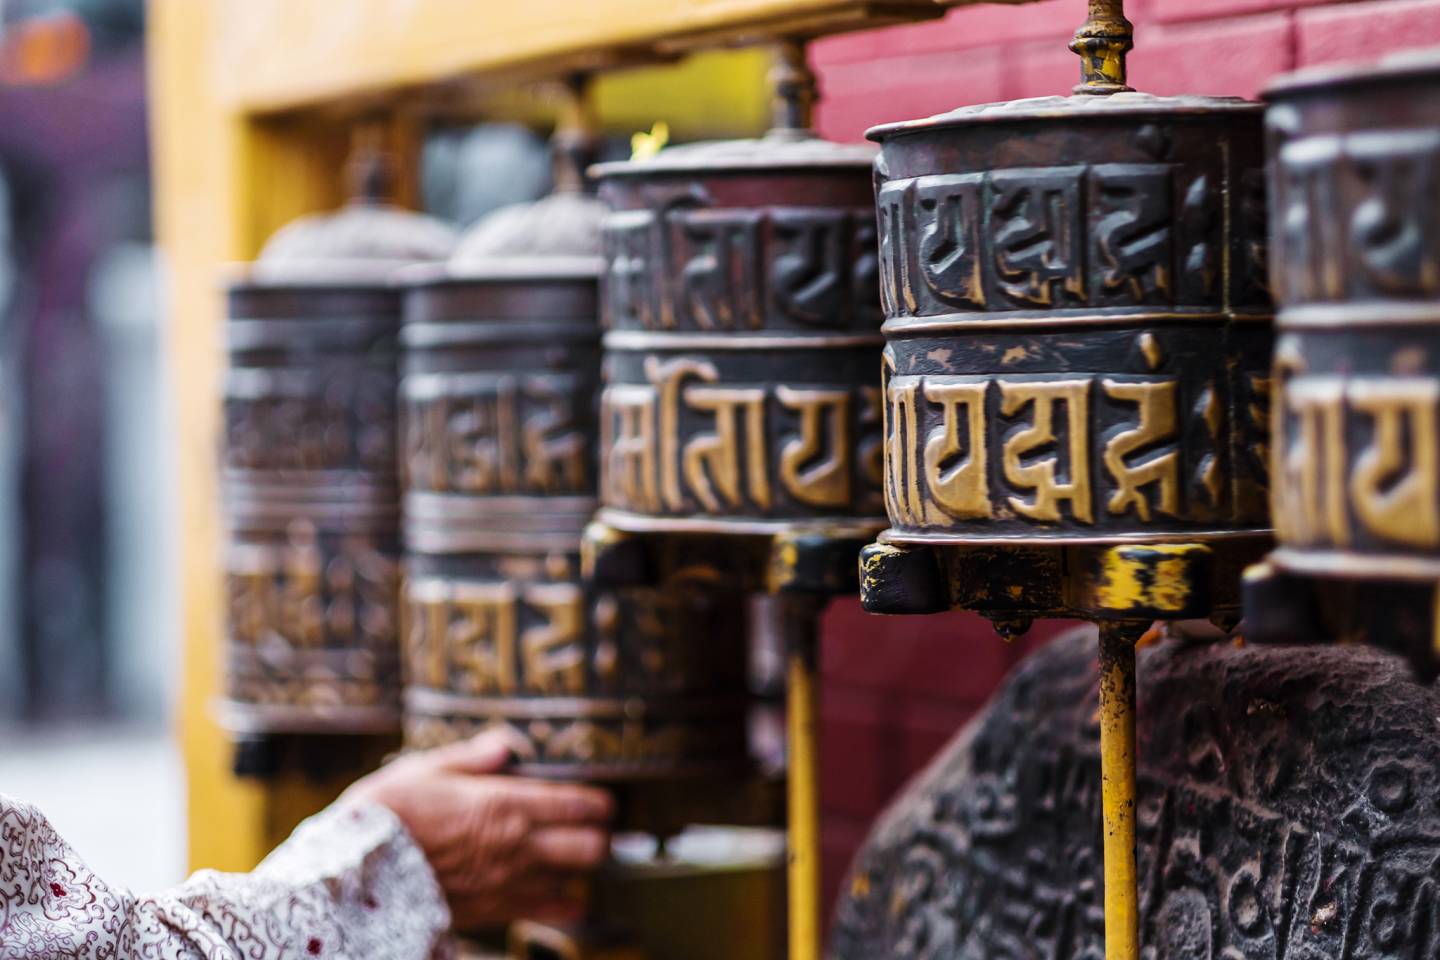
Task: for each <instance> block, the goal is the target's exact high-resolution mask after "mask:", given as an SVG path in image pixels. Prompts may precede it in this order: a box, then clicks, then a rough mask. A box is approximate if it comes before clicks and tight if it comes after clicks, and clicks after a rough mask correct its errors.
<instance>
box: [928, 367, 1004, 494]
mask: <svg viewBox="0 0 1440 960" xmlns="http://www.w3.org/2000/svg"><path fill="white" fill-rule="evenodd" d="M989 385H990V384H989V382H988V381H982V382H979V383H938V382H936V381H933V380H927V381H925V399H926V400H929V401H930V402H931V403H934V404H938V405H939V406H940V410H941V416H940V425H939V426H937V427H936V428H935V429H933V430H931V431H930V435H929V437H928V439H927V440H926V441H925V484H926V486H927V487H929V489H930V496H931V498H932V499H933V500H934V501H935V503H936V505H937V506H939V507H940V509H941V510H944V511H945V512H946V513H948V514H950V515H951V516H953V517H959V518H962V519H974V518H979V517H989V516H990V515H991V507H990V485H989V477H988V472H987V471H988V467H987V458H986V450H985V393H986V390H987V388H988V387H989ZM962 409H963V411H964V413H963V414H962V412H961V411H962ZM962 425H963V428H964V429H963V434H964V436H963V439H962ZM962 455H963V459H959V460H958V462H956V461H957V458H960V457H962Z"/></svg>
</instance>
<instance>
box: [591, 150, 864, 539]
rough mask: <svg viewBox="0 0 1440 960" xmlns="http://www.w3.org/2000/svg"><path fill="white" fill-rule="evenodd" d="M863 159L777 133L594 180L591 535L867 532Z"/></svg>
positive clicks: (671, 153) (670, 153) (605, 170)
mask: <svg viewBox="0 0 1440 960" xmlns="http://www.w3.org/2000/svg"><path fill="white" fill-rule="evenodd" d="M871 156H872V152H871V151H869V150H867V149H865V148H859V147H840V146H837V145H835V144H831V143H827V142H825V141H821V140H818V139H815V138H814V137H813V136H811V135H809V134H806V133H802V132H797V131H790V130H782V131H777V132H775V133H772V134H771V135H770V136H768V137H766V138H763V139H761V140H755V141H737V142H733V143H716V144H700V145H693V146H687V147H679V148H673V149H670V150H666V151H662V152H661V153H660V154H658V155H657V156H655V157H654V158H652V159H650V160H647V161H639V162H632V163H627V164H607V165H602V166H601V167H599V168H598V169H597V173H598V175H599V176H600V178H601V184H600V195H601V197H602V199H604V200H606V201H607V203H608V204H609V206H610V208H611V211H612V212H611V213H610V215H609V217H608V218H607V219H606V221H605V226H604V256H605V274H604V278H603V282H602V289H603V291H604V294H603V302H602V311H603V313H602V316H603V320H604V324H605V328H606V333H605V355H606V361H605V362H606V385H605V391H604V394H603V401H602V406H601V451H602V452H601V499H602V502H603V504H604V508H605V509H604V510H603V511H602V512H601V518H602V519H603V520H604V521H605V522H607V523H609V524H610V525H612V526H614V527H615V528H618V529H621V530H628V531H634V532H653V531H669V532H716V533H734V534H766V533H773V532H776V531H779V530H783V529H785V528H786V527H788V526H791V525H794V524H797V523H812V524H814V523H830V524H833V523H835V522H837V521H839V522H849V523H876V525H878V523H877V520H878V515H879V513H880V511H881V509H882V506H881V502H880V494H879V488H880V446H879V439H878V432H879V425H880V407H879V392H878V389H877V388H876V386H875V385H874V381H875V357H876V354H877V352H878V349H879V345H880V338H879V334H878V328H879V324H880V316H879V311H878V296H877V293H876V280H877V272H876V266H877V265H876V260H875V226H874V199H873V196H872V194H871V189H870V159H871Z"/></svg>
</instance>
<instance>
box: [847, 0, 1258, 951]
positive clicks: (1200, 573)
mask: <svg viewBox="0 0 1440 960" xmlns="http://www.w3.org/2000/svg"><path fill="white" fill-rule="evenodd" d="M1089 9H1090V17H1089V20H1088V21H1087V22H1086V23H1085V24H1084V25H1083V26H1082V27H1081V28H1080V30H1079V31H1078V32H1077V34H1076V36H1075V40H1074V42H1073V43H1072V44H1071V48H1072V49H1073V50H1074V51H1075V52H1076V53H1077V54H1079V55H1080V58H1081V65H1082V66H1081V76H1082V82H1081V84H1080V85H1079V86H1077V87H1076V88H1075V91H1074V95H1073V96H1070V97H1043V98H1037V99H1032V100H1020V101H1015V102H1011V103H999V104H988V105H984V106H978V107H963V108H960V109H958V110H954V111H952V112H950V113H946V114H941V115H939V116H935V117H930V118H927V119H923V120H913V121H906V122H900V123H890V124H885V125H882V126H879V127H876V128H874V129H872V130H871V131H869V134H868V135H869V136H870V137H871V138H872V139H874V140H877V141H879V142H880V144H881V149H880V156H879V158H878V159H877V161H876V165H875V190H876V202H877V210H878V223H879V232H880V237H879V241H880V273H881V284H880V288H881V297H882V300H883V303H884V308H885V315H886V319H885V324H884V327H883V332H884V335H885V340H886V346H885V353H884V362H883V389H884V397H885V431H884V461H885V498H886V512H887V514H888V516H889V519H890V527H889V529H887V530H886V531H884V533H882V534H881V536H880V539H879V542H877V543H875V544H873V545H871V546H869V547H866V548H865V550H864V551H863V552H862V555H861V563H860V589H861V599H862V603H863V604H864V606H865V608H866V609H867V610H870V611H872V612H877V613H928V612H936V611H940V610H946V609H949V608H951V607H961V608H965V609H970V610H975V611H977V612H979V613H981V614H983V615H985V616H986V617H988V618H990V619H991V620H992V621H993V622H994V623H995V624H996V627H997V629H998V630H999V631H1000V632H1001V633H1002V634H1004V635H1007V636H1013V635H1015V634H1018V633H1022V632H1024V631H1025V630H1026V629H1027V628H1028V627H1029V625H1030V623H1031V621H1032V620H1033V619H1034V618H1036V617H1082V618H1087V619H1091V620H1094V621H1097V622H1098V623H1099V624H1100V649H1099V655H1100V656H1099V664H1100V682H1099V708H1100V709H1099V714H1098V720H1099V724H1098V726H1099V730H1098V734H1099V738H1098V739H1099V752H1100V756H1101V769H1102V773H1103V776H1102V780H1103V815H1104V816H1103V819H1104V890H1105V956H1106V958H1107V960H1136V958H1138V957H1139V956H1140V939H1139V937H1140V922H1139V914H1138V898H1137V884H1138V881H1139V876H1138V874H1137V868H1136V860H1135V826H1136V821H1135V816H1136V804H1137V798H1136V793H1135V784H1136V778H1135V713H1134V704H1135V697H1136V689H1135V645H1136V643H1137V642H1138V640H1139V639H1140V637H1141V636H1142V634H1143V633H1144V632H1145V631H1146V630H1147V629H1148V628H1149V626H1150V624H1151V623H1152V622H1153V621H1154V620H1157V619H1167V620H1179V619H1188V618H1195V617H1211V618H1213V619H1215V621H1216V622H1217V624H1219V625H1221V626H1223V627H1225V628H1226V629H1228V628H1230V627H1232V626H1233V625H1234V623H1235V622H1236V621H1237V620H1238V619H1239V609H1240V579H1241V571H1242V570H1243V569H1244V567H1245V566H1246V565H1247V564H1249V563H1252V562H1254V561H1255V560H1257V559H1259V558H1260V557H1261V556H1262V555H1263V554H1264V552H1265V550H1266V549H1268V547H1269V545H1270V532H1269V529H1268V524H1267V520H1266V487H1267V480H1268V478H1267V475H1266V468H1267V464H1266V462H1265V450H1266V445H1267V437H1268V427H1269V423H1268V416H1269V415H1268V397H1269V386H1270V377H1269V358H1270V348H1271V343H1272V325H1271V322H1270V321H1271V308H1270V303H1269V299H1268V296H1267V293H1266V290H1265V283H1264V280H1265V256H1264V253H1265V198H1264V175H1263V131H1262V122H1261V119H1262V118H1261V107H1260V105H1259V104H1255V103H1249V102H1246V101H1243V100H1237V99H1233V98H1211V97H1154V96H1149V95H1146V94H1142V93H1136V92H1133V91H1131V90H1130V88H1129V87H1128V86H1126V83H1125V79H1126V77H1125V54H1126V52H1127V51H1128V50H1129V49H1130V47H1131V43H1132V40H1131V26H1130V23H1129V21H1127V20H1126V19H1125V17H1124V13H1123V11H1122V9H1121V4H1120V3H1119V2H1118V0H1091V2H1090V5H1089Z"/></svg>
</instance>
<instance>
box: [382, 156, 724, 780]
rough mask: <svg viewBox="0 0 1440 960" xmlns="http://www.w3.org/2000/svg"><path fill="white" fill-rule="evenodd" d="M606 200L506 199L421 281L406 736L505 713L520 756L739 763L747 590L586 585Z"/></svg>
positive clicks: (404, 411) (410, 457)
mask: <svg viewBox="0 0 1440 960" xmlns="http://www.w3.org/2000/svg"><path fill="white" fill-rule="evenodd" d="M574 187H575V188H577V189H578V184H575V185H574ZM599 215H600V214H599V211H598V208H597V206H596V202H595V200H594V199H593V198H588V197H585V196H584V195H582V194H580V193H578V192H574V193H562V194H557V195H556V196H553V197H551V198H548V199H546V200H544V201H541V202H540V203H539V204H536V205H534V206H532V207H529V208H523V209H515V208H512V209H511V210H508V211H502V212H500V213H499V214H497V215H495V217H493V218H491V219H490V220H487V221H486V222H485V223H484V224H482V225H481V226H479V227H477V228H476V229H475V230H474V231H473V232H472V233H471V234H470V235H469V236H467V237H466V238H465V239H464V240H462V242H461V244H460V246H459V248H458V249H457V253H456V256H455V258H454V260H453V261H452V264H451V266H450V268H449V269H448V270H447V271H441V272H437V273H435V274H433V275H431V276H428V277H416V278H414V279H413V280H412V282H411V284H410V286H409V288H408V292H407V296H406V305H405V324H404V331H403V334H402V340H403V344H404V352H405V357H404V364H403V366H404V378H403V381H402V384H401V387H400V390H401V395H402V403H401V421H402V436H403V441H402V442H403V456H402V465H403V468H404V469H403V478H404V485H405V507H406V518H405V530H406V545H407V563H406V583H405V648H406V656H407V663H408V670H407V676H408V684H409V686H408V690H407V693H406V721H405V728H406V740H407V743H408V744H409V745H410V746H413V747H425V746H432V745H434V744H436V743H440V742H445V741H448V740H453V739H456V738H458V737H461V736H465V735H467V734H470V733H473V732H475V731H477V730H479V729H482V728H485V727H489V726H494V725H504V726H507V727H509V728H511V729H512V730H514V731H515V732H516V733H518V734H519V735H520V736H521V739H522V742H523V744H524V745H523V747H521V748H520V749H519V751H518V754H519V755H518V756H517V763H518V769H519V770H521V771H522V772H527V773H532V774H540V775H544V776H561V777H580V778H585V779H598V780H633V779H641V780H649V779H654V778H677V777H680V778H687V777H694V776H697V775H701V774H712V775H714V774H719V773H734V772H736V771H738V770H741V769H743V768H744V766H745V749H746V743H745V728H744V708H745V674H744V653H745V647H744V642H743V638H744V624H743V621H742V618H741V613H742V609H743V608H742V605H740V604H738V603H736V602H735V598H734V597H733V596H732V595H731V594H729V593H727V592H725V591H720V592H718V594H717V593H716V592H711V593H706V592H703V591H701V590H699V589H696V588H694V587H693V586H690V585H686V584H685V583H684V582H681V581H678V580H674V579H670V580H667V581H666V582H664V583H662V584H660V585H658V586H657V585H655V584H653V583H652V584H647V585H643V586H627V587H623V588H617V589H604V590H591V589H589V588H588V587H587V586H586V585H585V584H584V583H583V582H582V579H581V576H580V564H579V550H580V539H581V532H582V530H583V528H584V525H585V524H586V522H587V521H588V520H589V518H590V516H591V514H592V513H593V512H594V509H595V505H596V500H595V489H596V464H595V456H596V447H597V436H596V435H597V422H596V402H597V397H598V392H599V379H600V342H599V341H600V332H599V329H598V327H597V324H596V317H597V314H598V308H597V303H596V277H597V273H598V271H599V259H598V257H597V256H596V253H597V251H598V219H599Z"/></svg>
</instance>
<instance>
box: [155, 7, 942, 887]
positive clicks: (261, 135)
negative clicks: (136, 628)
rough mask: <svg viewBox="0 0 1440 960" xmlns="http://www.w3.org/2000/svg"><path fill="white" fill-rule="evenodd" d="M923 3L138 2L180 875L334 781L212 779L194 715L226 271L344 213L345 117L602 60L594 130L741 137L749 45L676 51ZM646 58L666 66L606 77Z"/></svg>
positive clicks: (213, 605)
mask: <svg viewBox="0 0 1440 960" xmlns="http://www.w3.org/2000/svg"><path fill="white" fill-rule="evenodd" d="M940 12H941V8H940V7H938V6H937V5H935V4H933V3H931V2H930V0H528V2H526V3H501V2H499V0H150V3H149V37H148V43H149V70H150V76H149V85H150V103H151V117H152V134H151V136H152V157H153V163H154V174H155V183H156V190H155V221H156V233H157V236H158V242H159V245H160V248H161V252H162V255H163V261H164V264H165V275H164V276H165V284H166V301H167V309H168V313H169V316H170V324H169V328H168V331H169V332H168V338H167V342H166V348H167V351H168V354H169V364H168V368H169V371H170V376H171V378H172V380H173V383H172V387H173V390H174V395H175V396H177V397H179V398H180V402H179V404H178V418H177V422H176V424H175V430H176V434H175V435H176V442H177V444H178V445H179V455H178V457H177V461H178V463H179V464H180V477H179V483H178V489H179V503H178V504H177V508H176V509H178V511H179V513H180V516H181V530H182V538H183V539H182V545H181V550H182V560H183V565H182V568H183V570H184V574H183V576H184V581H183V584H182V586H183V597H184V610H183V618H182V622H183V625H184V627H183V629H184V672H183V683H182V694H181V703H180V711H179V736H180V741H181V745H182V750H183V754H184V759H185V765H186V776H187V783H188V812H189V824H190V826H189V849H190V862H191V865H192V866H193V867H197V868H198V867H214V868H219V869H228V870H245V869H249V868H250V867H251V866H253V865H254V864H255V863H256V862H257V861H258V860H259V859H261V858H262V857H263V856H264V855H265V854H266V852H268V851H269V849H270V848H271V847H272V846H273V845H274V844H275V843H277V842H278V841H279V840H281V839H283V838H284V837H285V836H286V835H287V834H288V833H289V831H290V830H291V829H292V828H293V826H294V825H295V824H296V823H297V822H298V821H299V820H300V819H302V818H303V817H304V816H307V815H308V814H310V813H312V812H314V811H316V810H318V809H320V808H321V807H322V806H324V805H325V804H326V803H328V802H329V801H330V800H331V799H332V798H333V797H334V796H335V795H336V794H337V793H338V791H339V790H340V789H342V788H343V786H344V784H343V783H339V782H333V783H311V782H304V781H300V780H298V779H281V780H278V781H266V782H263V783H261V782H258V781H243V780H238V779H236V778H235V777H234V776H233V774H232V773H231V771H230V761H231V749H230V744H229V742H228V740H227V738H226V736H225V735H224V733H223V732H222V731H221V730H220V729H219V728H218V727H217V725H216V724H215V722H214V719H213V715H212V712H213V701H214V699H215V697H216V694H217V692H218V690H219V675H220V669H221V659H220V652H221V635H222V623H223V616H224V610H223V592H222V582H221V576H220V563H219V561H220V548H221V535H220V533H221V531H220V517H219V510H218V477H217V471H216V460H215V457H216V451H217V449H218V438H219V429H220V421H219V412H220V407H219V396H220V380H221V375H222V362H223V360H222V358H223V342H222V339H221V330H222V325H221V321H222V317H223V303H222V298H221V291H220V280H221V278H222V276H223V274H224V266H225V265H226V264H227V263H231V262H234V261H243V260H248V259H251V258H253V257H254V256H255V254H256V253H257V252H258V250H259V248H260V246H261V245H262V243H263V242H264V240H265V238H266V237H268V236H269V235H270V234H271V233H272V232H273V231H274V230H275V229H276V228H277V227H279V226H280V225H281V224H283V223H285V222H286V221H288V220H290V219H292V218H293V217H295V216H298V215H299V214H302V213H306V212H310V211H314V210H319V209H326V208H329V207H333V206H335V205H336V204H337V203H339V202H340V200H341V199H342V198H341V195H340V194H341V182H340V180H341V178H340V177H339V176H338V171H339V170H340V168H341V160H342V157H343V155H344V152H345V150H346V149H347V144H348V139H349V126H350V121H351V120H352V119H353V117H354V115H355V113H356V112H357V111H360V110H365V111H370V112H373V111H375V110H376V109H381V110H383V111H384V113H385V115H386V116H388V117H390V118H391V123H392V125H393V128H394V129H393V133H394V136H393V137H392V142H397V143H400V144H402V145H404V144H410V145H412V146H413V145H414V144H416V143H418V134H419V129H420V124H421V122H422V121H423V120H425V119H426V118H427V116H433V115H436V114H442V115H443V114H445V113H447V112H458V113H460V114H466V115H476V114H478V115H485V116H510V115H513V116H521V117H526V116H527V115H528V114H527V111H529V112H533V111H534V110H535V109H536V106H535V104H536V102H537V101H536V100H535V99H534V98H532V97H527V96H516V94H515V90H516V87H517V82H519V83H520V84H522V85H523V84H524V82H525V81H527V80H530V79H535V78H540V77H544V76H554V75H555V74H556V73H557V72H560V71H563V70H572V69H598V68H607V70H608V69H615V70H616V71H617V72H614V73H610V72H606V73H604V74H601V79H600V81H599V82H598V83H597V85H596V88H595V90H594V100H595V105H596V108H597V111H596V112H597V114H598V116H599V119H600V122H601V123H602V124H605V125H608V126H609V127H610V128H612V129H619V130H633V129H643V128H647V127H648V126H649V124H650V122H651V121H652V120H656V119H664V120H667V121H668V122H669V123H670V124H671V127H672V129H673V130H675V131H676V132H677V134H679V135H681V136H694V135H697V134H699V133H702V132H705V133H710V134H712V135H715V134H718V135H727V136H730V135H743V134H753V133H757V132H759V131H760V130H761V129H763V127H764V124H765V120H766V116H767V108H768V104H767V103H766V99H767V97H766V93H765V90H766V83H765V79H764V75H765V72H766V69H767V64H768V60H767V57H766V54H765V53H764V52H763V51H757V50H753V49H751V50H747V51H740V52H729V53H715V52H712V53H708V54H704V55H697V56H695V57H693V58H690V59H688V60H686V61H685V62H684V63H679V64H677V63H676V62H675V57H676V56H678V55H679V54H680V53H682V52H685V51H688V50H692V49H698V48H701V47H708V46H716V45H724V44H732V43H733V44H740V43H743V42H745V41H747V40H755V39H763V38H764V37H767V36H773V35H775V34H776V33H777V32H778V33H810V34H816V33H823V32H828V31H832V30H837V29H847V28H853V27H855V26H860V25H878V24H881V23H885V22H891V21H895V20H900V19H916V18H919V17H921V16H927V15H938V14H939V13H940ZM645 63H664V64H666V65H665V66H663V67H655V68H651V69H649V70H648V71H647V70H645V69H638V70H626V71H623V72H621V71H619V70H618V68H620V67H625V66H633V65H637V64H645ZM541 109H543V107H542V108H541ZM410 152H411V154H412V155H411V156H410V157H409V159H410V160H411V161H412V162H413V160H414V156H413V153H414V151H413V150H412V151H410ZM403 159H405V158H402V160H403ZM402 179H403V178H402ZM411 196H412V197H413V193H412V194H411ZM402 199H403V198H402Z"/></svg>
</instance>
